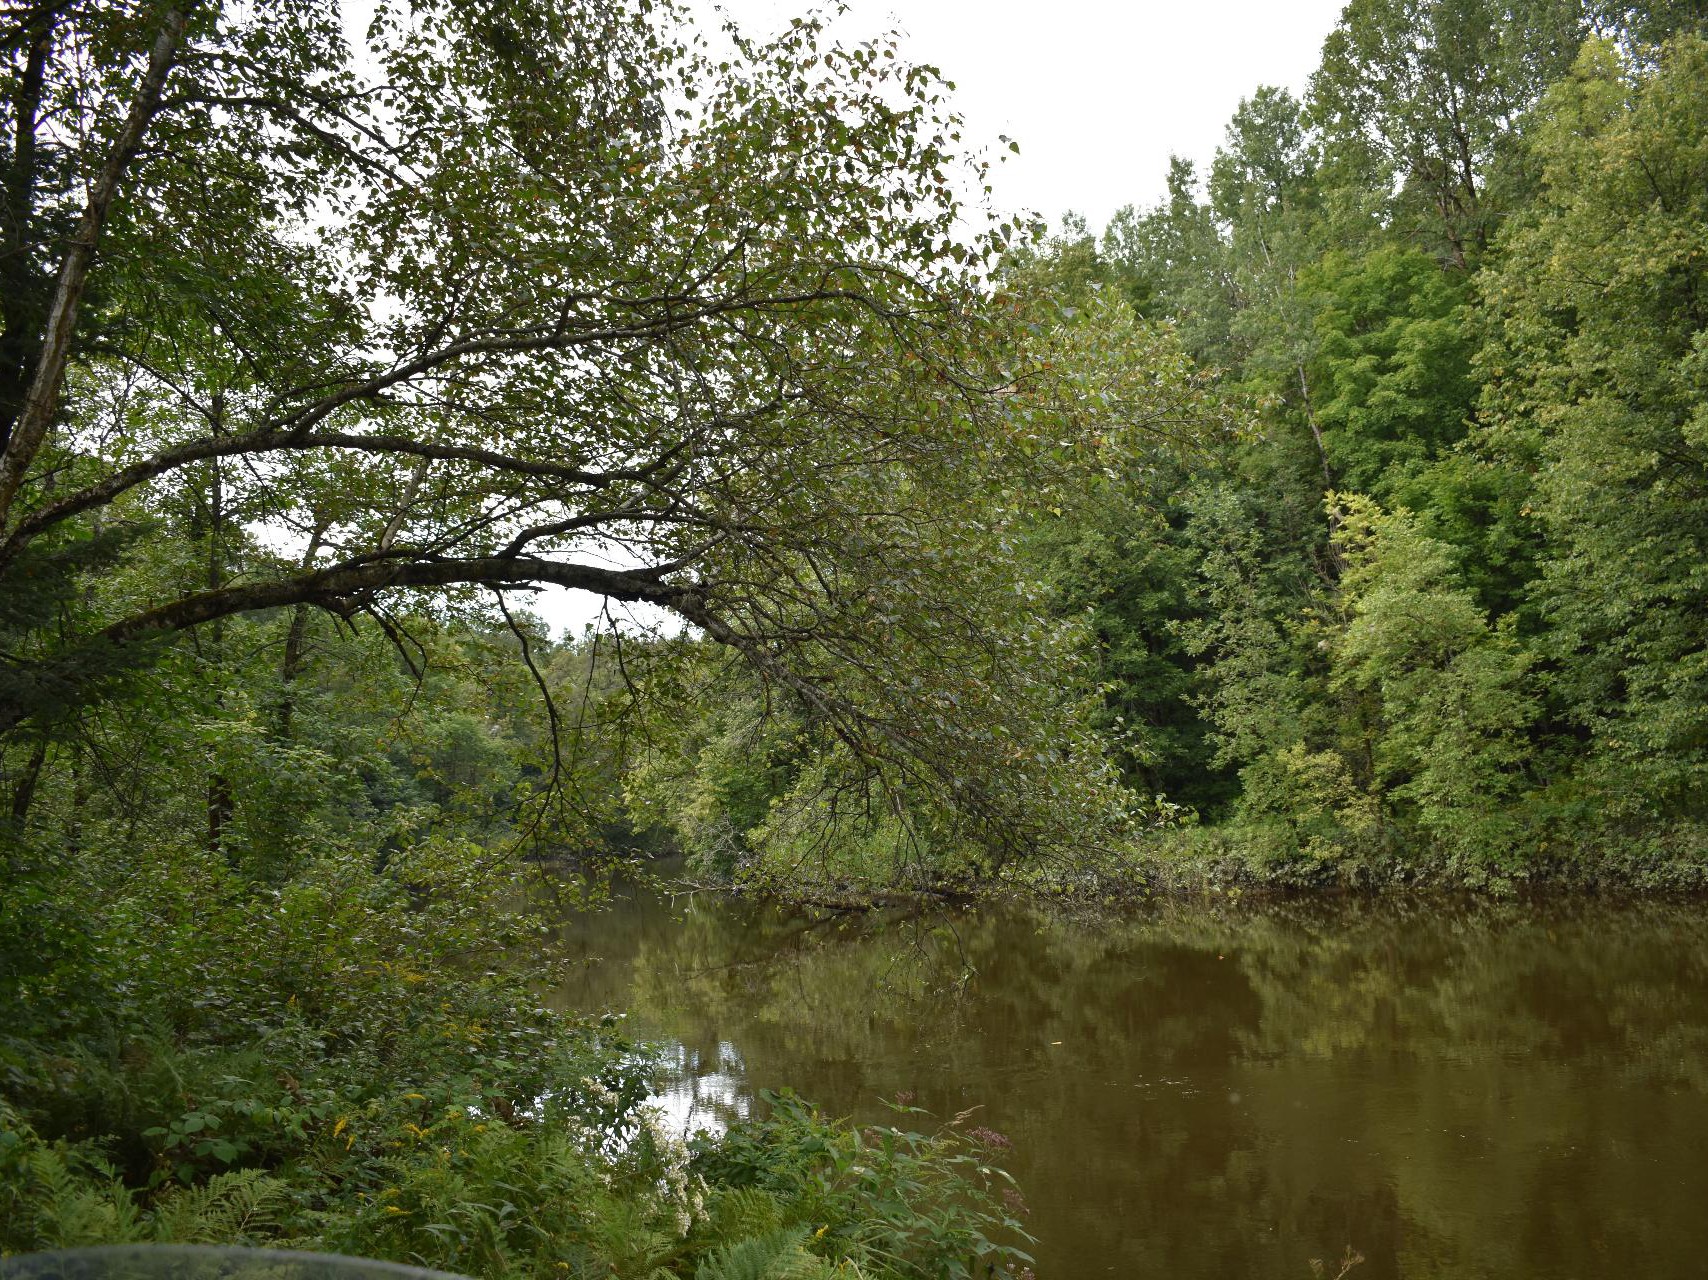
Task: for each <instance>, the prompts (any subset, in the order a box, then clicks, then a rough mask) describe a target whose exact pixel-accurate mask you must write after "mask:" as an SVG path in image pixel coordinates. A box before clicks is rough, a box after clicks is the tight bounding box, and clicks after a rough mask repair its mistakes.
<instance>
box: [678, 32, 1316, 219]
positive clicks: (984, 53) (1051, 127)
mask: <svg viewBox="0 0 1708 1280" xmlns="http://www.w3.org/2000/svg"><path fill="white" fill-rule="evenodd" d="M1344 3H1345V0H1175V2H1173V3H1168V2H1165V0H1130V2H1129V3H1120V2H1119V0H1044V2H1040V0H1028V2H1027V3H1019V2H1017V0H982V2H981V0H849V14H848V16H847V17H846V18H844V19H842V20H841V22H840V23H838V26H837V30H838V31H842V32H845V33H847V34H848V35H850V36H854V37H856V38H864V37H866V36H870V35H875V34H877V33H878V32H879V31H881V30H884V29H887V28H891V27H893V28H895V29H897V30H899V31H901V32H902V33H903V35H904V36H905V37H906V40H905V44H904V48H905V50H906V51H907V53H908V56H909V57H910V58H911V59H912V60H913V61H915V62H925V63H931V64H932V65H934V66H936V67H938V68H939V69H940V70H941V71H942V72H943V74H944V75H945V76H946V77H948V78H949V79H950V80H953V81H954V82H955V85H956V93H955V99H956V102H957V103H958V105H959V109H960V111H961V113H962V114H963V115H964V116H965V117H966V119H967V125H968V131H967V136H968V139H969V141H971V140H978V139H981V138H982V139H983V140H985V141H987V142H989V143H990V144H991V145H992V147H993V150H994V146H995V140H996V136H997V135H998V134H1004V133H1005V134H1007V135H1009V136H1010V137H1012V138H1014V139H1015V140H1016V141H1018V142H1019V143H1020V155H1019V156H1010V157H1009V160H1008V162H1007V163H1006V164H1004V165H1003V166H1002V167H1001V169H1000V170H999V172H998V173H997V175H996V181H995V182H994V183H993V185H994V187H995V198H996V200H997V202H998V203H999V204H1001V205H1005V206H1007V207H1009V208H1012V209H1027V210H1031V211H1033V212H1036V213H1040V214H1043V215H1044V217H1046V218H1048V219H1049V221H1050V223H1051V225H1052V226H1053V225H1055V224H1056V223H1057V222H1058V221H1059V219H1060V215H1061V214H1062V212H1063V211H1064V210H1066V209H1073V210H1075V211H1077V212H1079V213H1083V214H1085V215H1086V217H1087V218H1089V219H1090V222H1091V225H1092V228H1093V229H1094V230H1098V229H1101V228H1102V226H1103V224H1104V223H1105V222H1107V221H1108V219H1109V216H1110V215H1111V214H1112V213H1114V212H1115V210H1117V209H1119V208H1120V207H1121V206H1122V205H1124V204H1137V205H1146V204H1154V203H1155V202H1156V201H1157V200H1159V199H1160V198H1161V197H1162V195H1163V191H1164V187H1163V178H1164V176H1165V175H1166V174H1167V172H1168V158H1169V156H1170V155H1172V154H1178V155H1183V156H1185V157H1187V158H1188V159H1190V160H1194V161H1197V162H1199V166H1200V172H1203V171H1204V170H1205V168H1206V167H1207V165H1208V163H1209V160H1210V158H1211V156H1212V155H1213V154H1214V153H1215V149H1216V147H1217V145H1218V144H1219V143H1220V142H1221V140H1222V134H1223V130H1224V129H1225V128H1226V126H1227V122H1228V117H1229V116H1231V115H1232V114H1233V111H1234V108H1235V107H1237V106H1238V105H1239V101H1240V99H1241V98H1243V97H1249V96H1250V94H1251V93H1252V91H1253V90H1255V89H1256V88H1257V87H1258V86H1259V85H1262V84H1274V85H1280V86H1282V87H1283V88H1287V89H1291V90H1293V92H1294V93H1296V94H1297V93H1302V92H1303V91H1304V88H1305V82H1306V80H1307V79H1308V78H1309V76H1310V74H1311V72H1312V71H1313V70H1314V69H1315V68H1316V64H1317V58H1318V56H1319V54H1320V52H1321V50H1322V42H1323V37H1324V36H1326V35H1327V34H1328V33H1329V30H1330V29H1331V28H1332V27H1333V26H1334V23H1335V20H1336V18H1338V17H1339V16H1340V10H1341V8H1342V6H1343V4H1344ZM711 4H712V0H706V2H705V5H704V7H705V9H706V10H708V11H709V10H710V8H711ZM722 7H723V8H724V9H725V10H726V11H727V12H728V13H729V14H730V16H731V17H733V18H734V19H735V20H736V21H737V22H738V23H739V24H741V25H742V26H743V27H746V28H748V29H750V30H751V31H753V32H754V33H755V34H763V33H767V32H769V31H771V30H775V29H777V28H779V27H781V26H784V25H787V23H788V20H789V18H790V17H792V16H793V15H795V14H797V13H799V12H800V11H801V10H802V8H803V7H804V6H803V5H802V4H800V3H798V2H794V0H722Z"/></svg>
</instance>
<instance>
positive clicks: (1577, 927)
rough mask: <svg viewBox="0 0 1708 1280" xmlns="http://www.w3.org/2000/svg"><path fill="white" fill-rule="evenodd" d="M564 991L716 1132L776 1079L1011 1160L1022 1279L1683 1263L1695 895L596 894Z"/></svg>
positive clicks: (1701, 1260) (1698, 1247) (1705, 1211)
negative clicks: (1057, 908) (787, 906)
mask: <svg viewBox="0 0 1708 1280" xmlns="http://www.w3.org/2000/svg"><path fill="white" fill-rule="evenodd" d="M559 946H560V947H561V948H562V949H563V952H564V954H565V955H567V956H569V957H571V958H573V959H576V960H577V961H580V962H581V963H580V964H578V965H577V966H576V968H575V970H574V973H575V976H574V977H573V979H572V980H571V981H570V982H569V983H568V984H567V985H566V986H565V987H564V988H562V989H561V990H560V991H559V992H558V993H557V998H558V1000H559V1001H561V1002H562V1003H563V1004H565V1005H567V1006H570V1007H575V1008H579V1009H585V1010H600V1009H613V1010H626V1011H627V1012H628V1014H629V1018H630V1026H631V1028H632V1030H633V1031H634V1032H635V1033H636V1034H638V1035H641V1036H644V1037H649V1038H652V1039H654V1040H656V1041H658V1042H659V1043H661V1044H663V1045H664V1046H665V1048H666V1062H667V1071H666V1077H665V1079H664V1080H663V1082H662V1088H661V1094H660V1099H659V1101H660V1103H661V1105H663V1106H664V1107H665V1108H666V1110H667V1112H668V1113H669V1114H670V1115H671V1116H672V1117H674V1118H675V1119H676V1120H677V1121H678V1122H679V1123H681V1124H683V1125H685V1126H687V1127H689V1128H696V1127H706V1128H714V1129H715V1128H717V1127H718V1126H719V1125H721V1124H723V1123H726V1122H727V1121H728V1120H729V1119H730V1118H731V1117H733V1116H739V1115H744V1114H748V1113H749V1112H750V1111H751V1109H752V1107H753V1106H754V1105H755V1103H754V1098H755V1095H756V1094H757V1092H758V1090H760V1089H762V1088H772V1087H778V1086H783V1085H788V1086H792V1087H793V1088H794V1089H795V1090H796V1091H797V1092H799V1093H800V1094H802V1095H803V1096H805V1097H808V1098H810V1099H812V1100H813V1101H815V1102H816V1103H818V1104H819V1105H820V1106H822V1107H824V1108H825V1109H827V1110H830V1111H832V1112H834V1113H837V1114H844V1115H851V1116H854V1117H857V1118H859V1119H861V1120H873V1121H883V1122H886V1123H888V1122H893V1121H894V1119H895V1117H894V1115H893V1113H891V1112H890V1111H889V1110H888V1109H887V1108H886V1107H885V1106H884V1105H883V1103H882V1100H883V1099H886V1098H893V1097H895V1096H896V1095H897V1094H898V1093H904V1094H912V1095H913V1096H914V1099H915V1105H918V1106H923V1107H925V1108H927V1109H929V1110H930V1111H931V1112H933V1113H934V1114H936V1115H939V1116H949V1115H953V1114H954V1113H956V1112H959V1111H962V1110H965V1109H966V1108H968V1107H974V1106H976V1107H979V1108H981V1110H980V1111H979V1112H978V1113H977V1115H978V1123H981V1124H983V1125H985V1126H987V1127H989V1128H991V1129H995V1130H997V1131H998V1132H1000V1133H1002V1134H1004V1135H1006V1136H1007V1137H1008V1139H1009V1140H1010V1141H1011V1142H1012V1143H1013V1148H1012V1150H1011V1151H1009V1152H1007V1153H1005V1154H1006V1155H1007V1157H1008V1158H1007V1161H1006V1163H1007V1166H1008V1168H1009V1169H1010V1170H1011V1171H1012V1172H1013V1173H1014V1175H1015V1176H1016V1178H1017V1179H1018V1180H1019V1183H1020V1186H1021V1188H1022V1190H1023V1192H1024V1194H1025V1197H1026V1200H1027V1202H1028V1205H1029V1208H1030V1215H1029V1217H1028V1219H1027V1222H1028V1227H1029V1229H1030V1230H1031V1232H1032V1233H1033V1234H1034V1235H1035V1236H1036V1237H1037V1243H1036V1245H1035V1246H1034V1247H1033V1252H1034V1254H1035V1255H1036V1257H1037V1260H1038V1267H1037V1270H1038V1274H1039V1276H1040V1278H1041V1280H1049V1278H1054V1280H1070V1278H1071V1280H1079V1278H1083V1277H1091V1278H1093V1280H1095V1277H1099V1276H1106V1275H1116V1276H1135V1277H1159V1278H1161V1277H1166V1278H1167V1280H1210V1278H1211V1277H1215V1278H1216V1280H1230V1278H1233V1277H1264V1278H1265V1280H1270V1278H1275V1277H1279V1278H1281V1280H1288V1278H1293V1277H1297V1278H1299V1280H1304V1278H1306V1277H1309V1276H1310V1275H1311V1259H1313V1258H1320V1259H1323V1260H1324V1261H1325V1262H1329V1263H1332V1264H1333V1265H1330V1266H1329V1267H1328V1274H1330V1275H1333V1274H1334V1273H1335V1271H1337V1270H1338V1269H1339V1262H1340V1260H1341V1258H1342V1256H1343V1254H1344V1252H1345V1250H1346V1249H1347V1248H1348V1247H1349V1246H1350V1247H1351V1248H1353V1249H1355V1250H1357V1251H1358V1252H1359V1253H1360V1254H1362V1255H1363V1257H1364V1258H1365V1262H1364V1263H1363V1264H1362V1265H1361V1266H1359V1267H1357V1268H1356V1269H1354V1270H1353V1271H1352V1272H1351V1273H1350V1274H1351V1276H1352V1277H1353V1280H1382V1278H1384V1277H1396V1276H1406V1277H1433V1276H1453V1277H1491V1278H1492V1277H1501V1278H1502V1280H1526V1278H1530V1277H1535V1278H1538V1280H1540V1278H1542V1277H1547V1278H1548V1280H1576V1278H1584V1277H1602V1276H1605V1277H1615V1276H1617V1277H1621V1278H1624V1277H1629V1276H1635V1275H1641V1276H1657V1277H1660V1276H1666V1277H1671V1276H1699V1275H1708V906H1705V905H1704V904H1701V903H1694V904H1682V905H1681V904H1656V903H1637V904H1608V903H1600V902H1595V903H1551V904H1541V905H1537V904H1496V905H1488V904H1481V905H1475V904H1473V905H1466V904H1455V903H1451V902H1444V901H1441V900H1424V901H1415V902H1403V901H1392V900H1390V901H1382V902H1370V901H1336V902H1326V903H1325V902H1316V903H1306V904H1299V903H1283V904H1271V905H1267V906H1263V905H1258V906H1252V905H1240V906H1230V905H1226V904H1218V903H1215V902H1204V903H1194V904H1181V903H1173V904H1169V905H1166V906H1162V907H1155V908H1149V909H1144V910H1138V911H1134V912H1131V913H1126V914H1123V915H1120V916H1118V917H1114V918H1106V919H1099V920H1073V921H1070V920H1061V919H1056V918H1051V917H1050V916H1048V915H1046V914H1041V913H1037V912H1033V911H1028V910H1023V909H1019V908H1014V907H1000V908H981V909H978V910H968V911H957V912H952V913H942V914H929V913H928V914H919V915H911V914H908V913H906V912H895V911H892V912H888V913H885V914H881V915H873V916H865V917H857V918H856V917H827V916H822V915H814V914H811V913H804V914H803V913H799V912H791V911H785V910H780V909H777V908H774V907H770V906H764V905H759V904H754V903H751V902H744V901H740V900H736V899H731V898H727V897H722V896H718V895H712V894H704V893H700V894H693V895H689V896H676V897H670V896H667V895H665V894H662V893H660V892H658V891H656V890H652V889H643V888H637V887H633V886H628V887H620V888H619V889H618V890H617V892H616V894H615V896H614V898H613V901H612V902H611V904H610V906H609V907H608V908H607V909H606V910H603V911H601V912H598V913H594V914H591V915H576V916H572V917H568V918H566V920H565V922H564V925H563V927H562V930H561V936H560V939H559Z"/></svg>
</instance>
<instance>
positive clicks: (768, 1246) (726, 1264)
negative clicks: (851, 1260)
mask: <svg viewBox="0 0 1708 1280" xmlns="http://www.w3.org/2000/svg"><path fill="white" fill-rule="evenodd" d="M806 1238H807V1230H806V1228H805V1227H785V1228H783V1229H781V1230H778V1231H773V1232H771V1233H769V1234H768V1235H763V1236H754V1237H751V1238H749V1239H747V1240H741V1241H737V1242H736V1243H735V1244H732V1245H726V1246H724V1247H723V1248H722V1249H719V1250H718V1251H717V1252H716V1253H714V1254H712V1255H711V1256H710V1257H709V1258H707V1259H706V1260H705V1261H703V1262H701V1263H700V1267H699V1270H698V1271H696V1272H695V1273H694V1280H831V1278H832V1277H834V1276H835V1275H836V1269H835V1268H834V1267H832V1266H831V1265H830V1264H829V1263H828V1262H826V1261H825V1260H824V1259H823V1258H818V1257H815V1256H813V1255H812V1254H810V1253H808V1252H807V1250H806Z"/></svg>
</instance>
